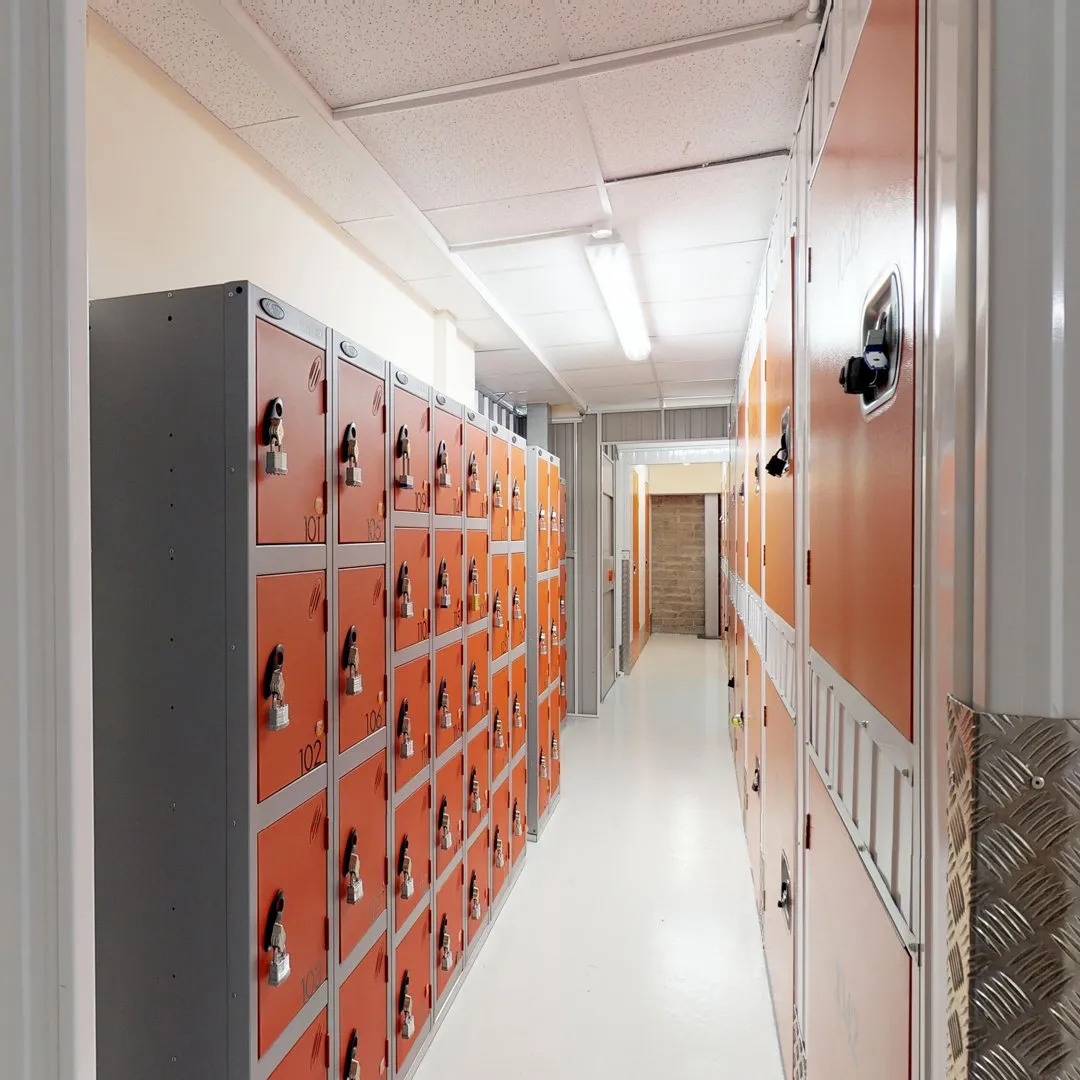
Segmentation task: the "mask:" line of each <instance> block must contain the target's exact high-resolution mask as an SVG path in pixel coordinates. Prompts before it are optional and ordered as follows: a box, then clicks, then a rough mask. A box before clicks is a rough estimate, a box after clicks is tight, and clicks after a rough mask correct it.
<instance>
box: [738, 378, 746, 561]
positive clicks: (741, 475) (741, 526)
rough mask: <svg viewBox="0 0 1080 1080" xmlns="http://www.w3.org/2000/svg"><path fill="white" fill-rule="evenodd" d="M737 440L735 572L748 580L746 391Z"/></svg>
mask: <svg viewBox="0 0 1080 1080" xmlns="http://www.w3.org/2000/svg"><path fill="white" fill-rule="evenodd" d="M736 433H737V434H736V440H735V572H736V573H737V574H738V575H739V578H740V579H741V580H742V581H745V580H746V543H745V541H744V537H743V532H744V530H745V529H746V497H747V495H746V487H747V484H746V393H745V391H744V392H743V396H742V398H741V399H740V400H739V412H738V419H737V421H736Z"/></svg>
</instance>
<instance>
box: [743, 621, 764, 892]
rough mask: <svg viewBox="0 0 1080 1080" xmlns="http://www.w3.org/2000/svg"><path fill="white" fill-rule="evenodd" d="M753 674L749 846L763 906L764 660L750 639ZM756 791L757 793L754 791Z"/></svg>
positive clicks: (748, 707)
mask: <svg viewBox="0 0 1080 1080" xmlns="http://www.w3.org/2000/svg"><path fill="white" fill-rule="evenodd" d="M747 658H748V659H749V661H750V672H749V674H748V675H747V681H746V843H747V847H748V848H749V849H750V870H751V872H752V873H753V876H754V895H755V896H756V897H757V899H758V904H759V905H760V903H761V785H762V784H763V783H764V763H763V756H764V755H763V749H764V747H763V742H762V733H761V719H762V716H761V707H762V705H763V702H762V700H761V657H760V656H759V655H758V651H757V649H756V648H755V647H754V643H753V642H752V641H750V640H749V638H748V639H747ZM755 787H756V788H757V791H755V790H754V788H755Z"/></svg>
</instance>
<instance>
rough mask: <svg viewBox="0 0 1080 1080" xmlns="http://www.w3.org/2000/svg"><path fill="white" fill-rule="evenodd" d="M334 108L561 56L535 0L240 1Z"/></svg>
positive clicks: (501, 72)
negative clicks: (490, 0) (464, 0)
mask: <svg viewBox="0 0 1080 1080" xmlns="http://www.w3.org/2000/svg"><path fill="white" fill-rule="evenodd" d="M243 4H244V7H245V8H247V10H248V11H249V12H250V13H251V15H252V16H253V17H254V18H255V20H256V22H258V23H259V25H260V26H261V27H262V28H263V29H264V30H265V31H266V32H267V33H268V34H269V35H270V37H271V38H272V39H273V41H274V43H275V44H276V45H277V46H278V48H280V49H281V51H282V52H283V53H285V55H286V56H287V57H288V58H289V59H290V60H291V61H292V62H293V64H294V65H295V66H296V68H297V70H299V71H300V73H301V74H302V75H303V76H304V77H305V78H306V79H307V80H308V82H310V83H311V85H312V86H314V87H315V89H316V90H317V91H318V92H319V93H320V94H321V95H322V97H323V99H324V100H325V101H327V102H328V103H329V104H330V105H331V106H332V107H334V108H338V107H341V106H345V105H356V104H359V103H361V102H364V101H375V100H378V99H380V98H385V97H394V96H396V95H398V94H409V93H412V92H413V91H416V90H430V89H435V88H438V87H444V86H451V85H454V84H456V83H462V82H472V81H474V80H476V79H486V78H491V77H494V76H496V75H505V74H508V73H509V72H513V71H525V70H528V69H529V68H534V67H543V66H544V65H546V64H551V63H555V62H556V61H557V60H558V59H559V57H558V53H557V51H556V50H555V48H554V47H553V42H552V41H551V39H550V35H549V33H548V24H547V20H546V17H545V14H544V11H543V7H542V5H540V4H537V3H535V2H534V0H498V2H497V3H492V2H486V0H481V2H477V0H468V2H462V0H424V2H423V3H418V2H416V0H363V3H357V0H319V2H318V4H312V3H303V2H299V0H243Z"/></svg>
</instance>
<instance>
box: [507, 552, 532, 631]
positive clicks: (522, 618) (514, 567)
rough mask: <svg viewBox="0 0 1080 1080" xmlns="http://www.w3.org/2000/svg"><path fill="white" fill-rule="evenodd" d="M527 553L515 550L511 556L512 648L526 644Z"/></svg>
mask: <svg viewBox="0 0 1080 1080" xmlns="http://www.w3.org/2000/svg"><path fill="white" fill-rule="evenodd" d="M527 616H528V612H527V611H526V610H525V553H524V552H520V551H515V552H514V553H513V554H512V555H511V556H510V648H511V649H517V648H520V647H521V646H522V645H524V644H525V623H526V621H527Z"/></svg>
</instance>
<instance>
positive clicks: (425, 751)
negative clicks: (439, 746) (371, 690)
mask: <svg viewBox="0 0 1080 1080" xmlns="http://www.w3.org/2000/svg"><path fill="white" fill-rule="evenodd" d="M392 745H393V748H394V755H395V761H394V785H395V788H396V790H398V791H400V790H401V789H402V788H403V787H405V785H406V784H407V783H408V782H409V781H410V780H411V779H412V778H413V777H414V776H417V775H418V774H419V773H421V772H423V771H424V769H426V768H427V766H428V763H429V762H430V761H431V660H430V659H429V658H428V657H426V656H421V657H419V658H418V659H416V660H413V661H411V662H410V663H408V664H403V665H402V666H401V667H399V668H398V669H397V671H396V672H395V673H394V741H393V744H392Z"/></svg>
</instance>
